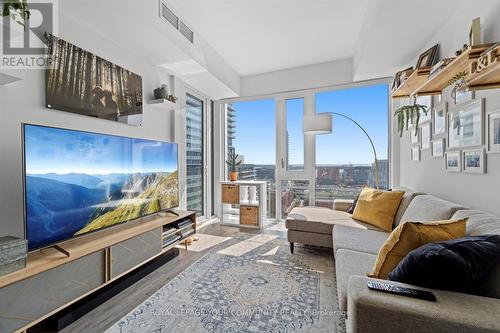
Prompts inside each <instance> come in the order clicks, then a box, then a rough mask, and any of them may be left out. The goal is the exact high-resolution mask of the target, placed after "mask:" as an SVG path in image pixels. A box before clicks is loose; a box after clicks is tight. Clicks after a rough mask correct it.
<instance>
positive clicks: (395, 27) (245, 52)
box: [60, 0, 496, 97]
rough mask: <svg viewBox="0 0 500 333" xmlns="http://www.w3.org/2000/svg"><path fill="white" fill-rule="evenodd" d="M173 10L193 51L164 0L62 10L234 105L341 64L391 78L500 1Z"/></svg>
mask: <svg viewBox="0 0 500 333" xmlns="http://www.w3.org/2000/svg"><path fill="white" fill-rule="evenodd" d="M164 1H166V2H167V4H168V6H169V7H170V8H171V9H172V10H173V11H174V12H175V13H176V14H177V15H178V16H179V17H180V18H181V19H182V20H183V21H184V22H186V23H187V24H188V26H189V27H190V28H192V29H193V30H194V33H195V44H194V45H191V44H190V43H188V42H187V41H186V40H185V39H183V37H182V36H181V35H180V34H179V33H178V31H176V30H175V29H173V28H172V27H171V26H170V25H169V24H168V23H166V22H165V21H163V20H162V19H160V18H159V15H158V8H159V0H140V1H137V0H106V1H102V0H64V1H61V2H60V7H61V9H62V10H63V11H64V13H65V14H68V15H70V16H71V17H72V18H74V20H77V21H78V22H80V23H81V24H83V25H86V26H87V27H88V28H89V29H91V30H92V31H93V32H94V33H98V34H100V35H102V36H104V37H106V38H107V39H110V40H112V41H113V43H115V44H118V45H119V46H121V47H122V48H124V49H127V50H130V53H131V54H134V55H136V56H139V57H141V58H142V59H144V60H145V61H147V62H148V63H150V64H152V65H157V66H162V67H164V68H170V69H172V68H174V69H175V68H179V67H182V68H184V67H185V64H189V65H190V66H191V67H193V68H197V70H196V73H191V72H189V73H184V74H183V75H184V77H183V79H184V80H185V81H186V82H189V84H191V85H193V86H194V87H195V88H198V87H197V86H196V84H197V82H198V81H200V82H201V83H200V87H199V90H201V91H204V90H203V89H205V90H207V92H210V96H213V97H222V96H225V97H228V96H235V95H238V94H239V89H240V80H241V78H244V77H245V76H250V75H254V74H260V73H267V72H274V71H278V70H283V69H290V68H296V67H300V66H306V65H312V64H318V63H325V62H332V61H335V60H341V59H353V63H354V66H353V73H354V74H353V76H354V80H366V79H372V78H379V77H384V76H385V77H386V76H390V75H392V73H394V72H395V71H396V70H398V69H400V68H401V67H403V66H406V65H407V64H410V63H413V61H414V58H415V56H416V55H417V54H418V53H419V52H420V51H421V50H422V49H423V48H424V47H426V45H427V43H428V42H429V41H431V40H433V37H434V36H435V35H436V34H437V33H438V32H439V30H440V29H441V28H442V27H443V26H445V25H446V23H447V21H448V20H450V18H451V17H453V16H454V15H455V13H456V12H457V11H459V10H460V8H461V7H464V8H465V6H463V5H464V3H467V4H469V5H470V4H473V5H475V4H477V5H478V6H479V3H481V2H487V3H491V2H493V1H496V0H488V1H487V0H164ZM139 3H140V6H138V4H139ZM96 9H98V10H96ZM464 10H465V9H464ZM471 15H473V14H471ZM465 16H467V15H465ZM468 20H469V18H468V17H467V18H466V20H465V22H467V21H468ZM464 24H465V25H467V24H468V23H464ZM63 28H64V27H63ZM74 42H78V41H74ZM180 65H182V66H180ZM191 67H190V68H191Z"/></svg>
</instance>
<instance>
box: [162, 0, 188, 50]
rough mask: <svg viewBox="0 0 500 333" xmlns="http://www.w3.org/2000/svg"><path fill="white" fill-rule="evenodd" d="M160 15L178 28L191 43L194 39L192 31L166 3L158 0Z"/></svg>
mask: <svg viewBox="0 0 500 333" xmlns="http://www.w3.org/2000/svg"><path fill="white" fill-rule="evenodd" d="M160 16H161V17H163V18H164V19H165V20H167V22H168V23H170V24H172V26H173V27H174V28H175V29H176V30H178V31H179V32H180V33H181V34H182V35H183V36H184V37H186V39H187V40H188V41H190V42H191V43H193V41H194V32H193V30H191V29H189V28H188V26H187V25H186V24H184V22H182V21H181V20H179V17H178V16H177V15H175V14H174V12H173V11H171V10H170V9H169V8H168V7H167V5H166V4H165V3H164V2H163V1H162V0H160Z"/></svg>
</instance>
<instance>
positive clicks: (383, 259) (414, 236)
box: [369, 219, 467, 279]
mask: <svg viewBox="0 0 500 333" xmlns="http://www.w3.org/2000/svg"><path fill="white" fill-rule="evenodd" d="M466 223H467V219H463V220H460V221H452V220H445V221H434V222H428V223H425V224H424V223H420V222H415V223H414V222H407V223H403V224H401V225H399V226H398V227H397V228H396V229H394V231H393V232H392V233H391V234H390V236H389V238H388V239H387V241H385V243H384V245H383V246H382V248H381V249H380V251H379V253H378V256H377V261H376V262H375V266H374V267H373V271H372V272H371V273H370V275H369V276H370V277H374V278H379V279H387V275H388V274H389V273H390V272H391V271H392V270H393V269H394V268H396V266H397V265H398V264H399V262H400V261H401V260H402V259H403V258H404V257H405V256H406V255H407V254H408V253H409V252H410V251H412V250H414V249H416V248H418V247H420V246H422V245H425V244H427V243H431V242H438V241H445V240H449V239H455V238H461V237H464V236H465V225H466Z"/></svg>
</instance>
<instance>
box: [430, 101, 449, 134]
mask: <svg viewBox="0 0 500 333" xmlns="http://www.w3.org/2000/svg"><path fill="white" fill-rule="evenodd" d="M447 113H448V102H445V103H441V104H439V105H438V106H436V107H435V108H434V110H433V112H432V122H433V125H434V126H432V128H433V131H432V138H437V137H440V136H444V135H445V134H446V114H447Z"/></svg>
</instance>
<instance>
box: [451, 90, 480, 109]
mask: <svg viewBox="0 0 500 333" xmlns="http://www.w3.org/2000/svg"><path fill="white" fill-rule="evenodd" d="M475 96H476V95H475V92H474V91H472V90H466V91H463V90H457V91H456V92H455V95H454V100H455V105H456V104H462V103H465V102H468V101H472V100H473V99H474V98H475Z"/></svg>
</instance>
